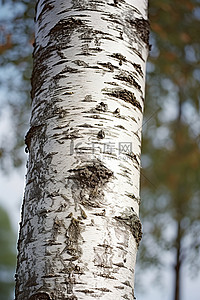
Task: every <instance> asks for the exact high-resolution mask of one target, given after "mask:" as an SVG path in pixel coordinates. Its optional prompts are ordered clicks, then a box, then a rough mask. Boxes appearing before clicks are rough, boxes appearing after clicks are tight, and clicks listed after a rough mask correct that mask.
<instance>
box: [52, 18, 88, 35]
mask: <svg viewBox="0 0 200 300" xmlns="http://www.w3.org/2000/svg"><path fill="white" fill-rule="evenodd" d="M82 25H84V23H83V21H82V20H81V19H76V18H73V17H70V18H69V19H67V20H60V21H59V22H58V23H57V24H56V25H55V26H54V27H53V28H52V29H51V30H50V35H53V36H56V35H59V36H60V35H61V34H62V35H63V37H64V35H65V34H68V35H69V32H70V31H71V30H74V29H76V28H79V27H80V26H82Z"/></svg>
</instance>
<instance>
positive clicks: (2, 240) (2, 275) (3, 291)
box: [0, 207, 16, 300]
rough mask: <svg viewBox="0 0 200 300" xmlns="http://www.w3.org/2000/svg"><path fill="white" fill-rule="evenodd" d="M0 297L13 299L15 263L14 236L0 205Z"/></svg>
mask: <svg viewBox="0 0 200 300" xmlns="http://www.w3.org/2000/svg"><path fill="white" fill-rule="evenodd" d="M0 245H1V247H0V298H1V300H8V299H13V293H12V291H13V287H14V271H15V263H16V236H15V234H14V232H13V229H12V227H11V224H10V220H9V216H8V213H7V212H6V211H5V210H4V209H3V208H2V207H0Z"/></svg>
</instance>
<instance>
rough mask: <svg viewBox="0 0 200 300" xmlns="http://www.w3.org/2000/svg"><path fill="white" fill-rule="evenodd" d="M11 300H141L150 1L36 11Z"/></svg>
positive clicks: (85, 1)
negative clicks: (138, 279)
mask: <svg viewBox="0 0 200 300" xmlns="http://www.w3.org/2000/svg"><path fill="white" fill-rule="evenodd" d="M35 36H36V42H35V45H34V53H33V56H34V68H33V75H32V99H33V102H32V117H31V121H30V130H29V131H28V133H27V135H26V139H25V142H26V145H27V150H28V151H29V161H28V171H27V178H26V180H27V183H26V189H25V195H24V201H23V208H22V222H21V229H20V237H19V241H18V264H17V274H16V298H15V299H16V300H22V299H23V300H24V299H29V300H36V299H38V300H39V299H43V300H47V299H52V300H58V299H59V300H62V299H84V300H87V299H93V298H99V299H105V300H109V299H110V300H113V299H119V300H120V299H129V300H131V299H134V269H135V261H136V253H137V248H138V245H139V242H140V239H141V236H142V230H141V222H140V219H139V216H138V213H139V202H140V196H139V182H140V180H139V177H140V151H141V127H142V116H143V108H144V86H145V62H146V59H147V55H148V36H149V24H148V21H147V1H146V0H126V1H123V0H121V1H120V0H119V1H117V0H115V1H113V0H104V1H100V0H98V1H95V0H93V1H90V0H81V1H79V0H71V1H70V0H66V1H62V0H51V1H50V0H49V1H48V0H40V1H38V2H37V6H36V34H35Z"/></svg>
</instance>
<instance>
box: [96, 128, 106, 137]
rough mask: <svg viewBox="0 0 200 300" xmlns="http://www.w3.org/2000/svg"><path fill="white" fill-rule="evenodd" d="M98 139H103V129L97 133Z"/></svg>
mask: <svg viewBox="0 0 200 300" xmlns="http://www.w3.org/2000/svg"><path fill="white" fill-rule="evenodd" d="M97 136H98V138H99V139H103V138H105V132H104V130H103V129H101V130H100V131H99V132H98V135H97Z"/></svg>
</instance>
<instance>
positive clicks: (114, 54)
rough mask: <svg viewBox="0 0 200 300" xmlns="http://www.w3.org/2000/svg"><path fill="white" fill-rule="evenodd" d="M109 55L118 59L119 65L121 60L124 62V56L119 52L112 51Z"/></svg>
mask: <svg viewBox="0 0 200 300" xmlns="http://www.w3.org/2000/svg"><path fill="white" fill-rule="evenodd" d="M111 57H114V58H116V59H117V60H118V61H119V65H120V66H121V65H122V62H126V61H127V60H126V57H125V56H124V55H122V54H121V53H113V54H112V55H111Z"/></svg>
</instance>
